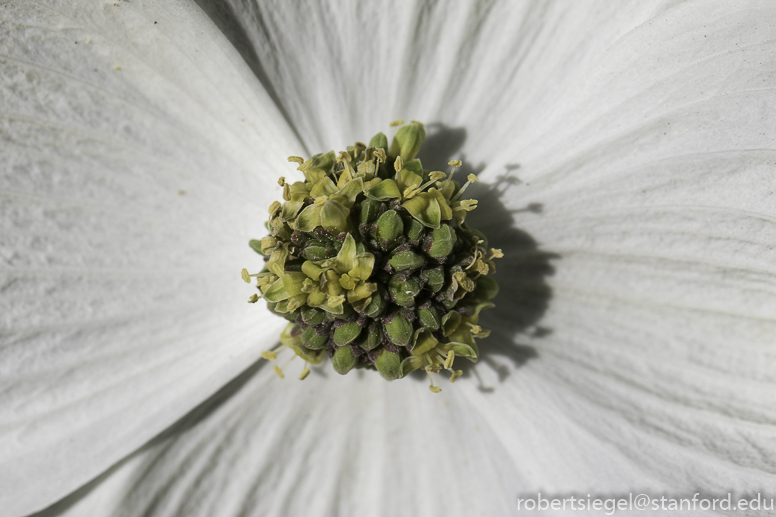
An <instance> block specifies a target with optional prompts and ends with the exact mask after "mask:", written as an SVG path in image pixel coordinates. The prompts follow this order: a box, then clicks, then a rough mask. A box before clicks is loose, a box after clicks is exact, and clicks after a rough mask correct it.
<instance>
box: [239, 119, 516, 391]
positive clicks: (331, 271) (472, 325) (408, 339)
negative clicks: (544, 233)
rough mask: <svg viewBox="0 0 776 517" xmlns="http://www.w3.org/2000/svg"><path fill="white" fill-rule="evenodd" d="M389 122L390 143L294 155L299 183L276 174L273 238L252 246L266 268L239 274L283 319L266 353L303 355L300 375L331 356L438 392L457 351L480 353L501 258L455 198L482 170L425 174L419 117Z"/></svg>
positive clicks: (467, 205)
mask: <svg viewBox="0 0 776 517" xmlns="http://www.w3.org/2000/svg"><path fill="white" fill-rule="evenodd" d="M392 125H399V126H401V127H400V128H399V129H398V131H397V132H396V135H395V136H394V138H393V141H392V143H391V144H390V146H389V145H388V138H387V137H386V136H385V135H384V134H383V133H378V134H377V135H375V136H374V137H373V138H372V139H371V140H370V141H369V146H367V145H365V144H362V143H360V142H356V143H355V145H352V146H348V148H347V150H346V151H342V152H340V153H339V155H335V153H334V151H330V152H328V153H324V154H317V155H315V156H313V157H312V158H310V159H307V160H305V159H303V158H300V157H296V156H292V157H290V158H289V161H291V162H296V163H297V164H298V165H299V167H298V170H299V171H301V172H302V174H303V175H304V181H301V180H300V181H296V182H294V183H291V184H289V183H287V182H286V180H285V178H283V177H282V178H280V181H279V183H280V185H281V186H282V187H283V200H284V201H283V203H280V202H278V201H276V202H274V203H273V204H272V205H271V206H270V208H269V215H270V219H269V222H268V223H267V228H268V229H269V231H270V235H268V236H267V237H264V238H263V239H262V240H260V241H259V240H252V241H250V243H249V244H250V246H251V248H253V249H254V250H255V251H256V252H257V253H258V254H260V255H261V256H262V257H263V258H264V261H265V265H264V268H263V269H262V270H261V271H260V272H259V273H256V274H253V275H251V274H249V273H248V271H247V270H245V269H243V271H242V278H243V280H244V281H245V282H248V283H251V282H252V281H253V280H252V279H254V278H255V282H256V287H257V288H258V291H259V293H256V294H253V295H252V296H251V297H250V299H249V300H248V301H249V302H250V303H255V302H256V301H258V300H259V299H260V298H264V299H265V300H266V302H267V306H268V308H269V310H270V311H272V312H273V313H275V314H277V315H279V316H281V317H283V318H285V319H287V320H288V321H289V323H288V325H287V326H286V329H285V331H284V332H283V333H282V335H281V336H280V340H281V345H280V346H279V347H278V348H277V349H275V350H272V351H266V352H264V353H263V354H262V356H263V357H264V358H265V359H268V360H274V359H276V358H277V353H278V352H280V351H281V350H283V349H285V348H289V349H291V350H292V351H293V353H294V354H296V355H298V356H299V357H301V358H302V359H303V360H304V361H305V367H304V369H303V370H302V373H301V375H300V379H304V378H305V377H306V376H307V375H308V374H309V372H310V370H309V368H308V364H318V363H320V362H322V361H323V359H324V358H325V357H326V356H328V357H329V358H330V359H331V363H332V366H333V367H334V370H335V371H337V372H338V373H340V374H346V373H348V372H349V371H351V370H352V369H354V368H364V369H371V370H377V371H378V372H380V374H381V375H382V376H383V377H384V378H386V379H388V380H395V379H400V378H402V377H406V376H407V375H408V374H409V373H410V372H412V371H414V370H418V369H423V370H425V371H426V372H427V374H428V376H429V380H430V383H431V385H430V389H431V391H433V392H435V393H438V392H439V391H441V389H440V388H439V387H438V386H437V385H436V384H435V383H434V374H437V373H440V372H441V371H442V370H446V371H448V372H449V373H450V380H451V381H452V382H455V380H456V379H457V378H458V377H459V376H460V375H461V373H462V371H461V370H455V369H454V368H453V362H454V361H455V359H456V358H459V357H463V358H466V359H468V360H469V361H472V362H476V361H477V359H478V357H479V349H478V346H477V343H476V339H478V338H485V337H487V336H488V334H489V331H487V330H484V329H482V328H481V327H480V326H479V325H478V320H479V315H480V312H481V311H482V310H483V309H486V308H489V307H493V304H492V303H491V302H490V300H491V299H492V298H493V297H494V296H495V295H496V293H497V290H498V288H497V286H496V283H495V282H494V281H493V280H492V278H491V277H490V276H489V275H490V274H492V273H495V271H496V266H495V264H494V259H496V258H500V257H502V256H503V255H502V253H501V251H500V250H497V249H492V248H491V249H490V250H488V247H487V240H486V238H485V236H484V235H482V234H481V233H480V232H477V231H476V230H473V229H471V228H469V227H468V226H467V224H466V213H467V212H469V211H471V210H473V209H475V208H476V206H477V202H476V201H475V200H472V199H467V200H462V199H461V196H462V194H463V193H464V191H465V190H466V189H467V187H468V186H469V185H470V184H471V183H473V182H475V181H477V177H476V176H475V175H473V174H470V175H469V176H468V178H467V182H466V183H465V184H464V185H463V186H462V185H461V184H460V183H458V182H457V181H455V180H453V175H454V173H455V170H456V169H457V168H458V167H460V166H461V162H460V161H457V160H456V161H451V162H450V163H449V165H451V167H452V170H451V172H450V173H449V174H446V173H444V172H440V171H432V172H429V171H427V170H424V169H423V166H422V164H421V162H420V160H418V159H417V158H415V156H416V155H417V154H418V151H419V150H420V147H421V145H422V144H423V141H424V139H425V138H426V131H425V128H424V127H423V124H421V123H419V122H414V121H413V122H412V123H410V124H404V123H403V121H397V122H395V123H392ZM274 370H275V372H276V373H277V374H278V375H279V376H280V377H283V372H282V370H281V369H280V368H279V367H278V366H274Z"/></svg>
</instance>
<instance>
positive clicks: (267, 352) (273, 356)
mask: <svg viewBox="0 0 776 517" xmlns="http://www.w3.org/2000/svg"><path fill="white" fill-rule="evenodd" d="M261 357H263V358H264V359H266V360H267V361H274V360H275V359H277V358H278V355H277V354H276V353H275V352H273V351H272V350H265V351H263V352H262V353H261Z"/></svg>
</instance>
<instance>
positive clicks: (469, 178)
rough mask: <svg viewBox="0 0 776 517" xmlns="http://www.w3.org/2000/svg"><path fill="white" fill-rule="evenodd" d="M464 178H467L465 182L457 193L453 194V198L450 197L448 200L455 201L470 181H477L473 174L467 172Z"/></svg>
mask: <svg viewBox="0 0 776 517" xmlns="http://www.w3.org/2000/svg"><path fill="white" fill-rule="evenodd" d="M466 179H467V180H468V181H467V182H466V184H464V186H463V187H461V190H459V191H458V193H457V194H456V195H455V196H453V199H451V200H450V201H457V200H458V198H460V197H461V195H462V194H463V192H464V190H466V189H467V188H468V187H469V185H471V184H472V183H477V181H479V180H478V179H477V176H475V175H474V174H469V176H467V178H466Z"/></svg>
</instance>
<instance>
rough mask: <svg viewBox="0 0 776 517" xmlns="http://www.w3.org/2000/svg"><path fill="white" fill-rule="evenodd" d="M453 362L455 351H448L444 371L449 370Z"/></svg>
mask: <svg viewBox="0 0 776 517" xmlns="http://www.w3.org/2000/svg"><path fill="white" fill-rule="evenodd" d="M454 360H455V351H453V350H450V351H449V352H448V353H447V359H445V365H444V366H445V370H449V369H450V368H452V367H453V361H454Z"/></svg>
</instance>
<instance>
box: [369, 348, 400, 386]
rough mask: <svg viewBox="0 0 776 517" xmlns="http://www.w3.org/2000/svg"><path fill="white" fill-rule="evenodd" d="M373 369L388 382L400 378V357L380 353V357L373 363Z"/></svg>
mask: <svg viewBox="0 0 776 517" xmlns="http://www.w3.org/2000/svg"><path fill="white" fill-rule="evenodd" d="M375 368H377V371H378V372H380V375H382V376H383V378H385V379H386V380H388V381H394V380H396V379H401V378H402V369H401V356H400V355H399V354H396V353H394V352H389V351H387V350H383V351H382V352H380V357H378V358H377V360H376V361H375Z"/></svg>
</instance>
